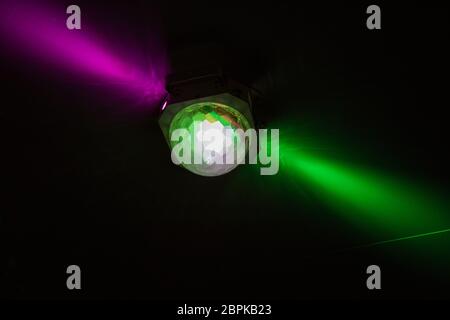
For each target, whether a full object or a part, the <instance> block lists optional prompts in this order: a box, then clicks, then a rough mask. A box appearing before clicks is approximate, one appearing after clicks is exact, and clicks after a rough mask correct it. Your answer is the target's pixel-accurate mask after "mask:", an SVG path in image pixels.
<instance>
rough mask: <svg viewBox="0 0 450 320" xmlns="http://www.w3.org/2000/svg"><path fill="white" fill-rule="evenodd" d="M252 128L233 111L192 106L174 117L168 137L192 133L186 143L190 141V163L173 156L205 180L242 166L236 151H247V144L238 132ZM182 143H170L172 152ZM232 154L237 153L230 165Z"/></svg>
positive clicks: (216, 105) (213, 105) (202, 104)
mask: <svg viewBox="0 0 450 320" xmlns="http://www.w3.org/2000/svg"><path fill="white" fill-rule="evenodd" d="M249 128H251V126H250V123H249V121H248V120H247V119H246V118H245V117H244V116H243V115H242V113H240V112H239V111H237V110H236V109H234V108H232V107H229V106H227V105H224V104H220V103H216V102H200V103H195V104H192V105H190V106H187V107H185V108H184V109H182V110H180V111H179V112H178V113H177V114H176V115H175V117H174V118H173V120H172V122H171V124H170V129H169V137H172V136H173V135H172V134H173V133H174V132H175V130H177V129H186V130H187V131H186V133H189V134H188V136H186V137H183V139H187V141H186V143H189V145H190V153H191V154H190V157H189V158H190V162H189V163H183V161H181V158H183V156H182V155H180V154H178V153H176V152H175V153H174V152H173V154H172V156H175V157H176V158H178V160H180V161H179V162H181V163H182V165H183V166H184V167H185V168H186V169H188V170H189V171H191V172H193V173H196V174H199V175H202V176H218V175H222V174H225V173H227V172H229V171H231V170H233V169H234V168H236V167H237V166H238V165H239V161H238V160H237V159H239V157H237V156H236V152H237V151H236V150H238V148H240V147H242V148H245V147H246V146H245V145H242V144H244V143H245V140H244V139H243V136H242V135H240V134H236V130H237V129H242V130H243V131H244V132H245V131H246V130H248V129H249ZM179 143H180V141H171V142H170V144H171V148H172V149H173V148H174V147H175V146H176V145H177V144H179ZM246 149H247V148H245V149H243V150H246ZM244 152H245V151H244ZM230 153H234V156H233V158H232V159H233V160H234V161H233V162H231V161H230V158H229V157H230ZM244 155H245V154H244ZM227 156H228V158H227ZM231 156H232V155H231Z"/></svg>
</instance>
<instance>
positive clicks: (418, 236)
mask: <svg viewBox="0 0 450 320" xmlns="http://www.w3.org/2000/svg"><path fill="white" fill-rule="evenodd" d="M449 231H450V229H444V230H439V231H433V232H427V233H420V234H416V235H413V236H407V237H401V238H396V239H390V240H383V241H378V242H373V243H369V244H364V245H361V246H357V247H353V248H351V249H359V248H367V247H373V246H377V245H381V244H386V243H392V242H398V241H402V240H409V239H416V238H423V237H427V236H431V235H435V234H440V233H445V232H449Z"/></svg>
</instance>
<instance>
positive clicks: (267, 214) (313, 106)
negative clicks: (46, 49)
mask: <svg viewBox="0 0 450 320" xmlns="http://www.w3.org/2000/svg"><path fill="white" fill-rule="evenodd" d="M69 4H70V3H67V4H64V3H59V4H57V6H60V7H61V8H62V10H63V11H62V12H64V9H65V7H66V6H67V5H69ZM369 4H371V3H360V4H352V5H350V4H343V3H341V2H339V3H335V4H331V3H323V2H320V3H317V4H315V5H311V4H306V3H304V2H298V1H296V2H283V3H282V2H280V1H278V2H272V3H270V2H268V3H262V2H261V3H259V2H258V3H256V2H255V3H253V2H244V1H240V2H229V1H226V2H220V3H219V2H216V1H208V2H201V3H199V2H192V1H186V2H179V1H177V2H174V1H165V2H164V4H155V3H151V4H150V3H147V2H145V1H137V2H135V3H132V2H131V1H127V2H123V3H119V2H117V3H110V2H109V1H108V2H106V1H105V2H102V1H99V2H97V1H96V2H95V4H93V3H87V2H86V3H84V2H83V1H78V5H80V7H81V8H82V13H83V15H84V14H87V15H88V16H89V15H90V19H94V20H95V25H96V26H100V28H104V29H103V31H105V30H107V31H110V30H114V31H115V32H116V33H115V35H116V36H117V39H120V37H121V36H128V37H130V38H133V39H134V40H135V41H136V42H139V40H142V41H143V42H145V41H144V39H146V36H147V35H148V33H149V32H150V31H149V30H150V29H151V28H150V26H153V25H154V24H155V23H156V24H159V25H160V26H161V29H160V32H161V41H163V42H164V43H165V44H166V45H167V51H168V54H169V56H171V57H173V56H175V55H176V53H179V52H180V51H183V50H187V51H189V50H190V49H191V48H192V49H193V48H196V50H197V49H198V47H202V46H210V45H213V46H220V47H223V48H225V51H226V52H227V54H226V55H225V56H227V57H228V60H227V63H228V64H230V65H232V66H233V68H234V69H236V70H239V71H240V72H241V73H242V77H243V78H244V79H245V80H246V81H248V82H253V83H256V82H257V81H258V79H261V78H263V77H267V75H270V76H271V77H272V80H273V83H274V84H273V89H272V90H271V91H269V93H268V96H267V100H266V102H265V103H264V104H262V105H261V106H259V108H257V110H255V113H256V116H257V117H258V119H260V121H261V122H262V123H270V122H271V121H272V120H276V119H283V118H289V119H290V120H294V121H298V122H299V123H302V121H303V119H305V118H306V119H314V123H321V124H322V126H321V127H320V128H317V129H320V130H321V135H323V136H330V137H335V136H336V135H339V136H341V137H344V138H349V144H350V143H351V146H352V147H354V148H355V150H360V152H361V154H364V155H365V156H367V157H368V158H370V157H372V156H373V155H376V157H375V158H372V161H375V163H377V164H379V165H382V166H386V167H389V168H390V169H391V170H394V171H396V172H401V173H407V174H409V175H411V176H412V177H418V178H419V179H422V180H425V181H427V182H429V183H432V184H434V185H437V186H439V187H440V188H441V189H442V190H446V188H447V180H448V175H449V170H448V163H449V156H448V152H447V148H448V144H447V136H448V131H449V128H448V125H447V123H448V120H447V119H448V118H447V112H446V109H447V107H448V100H447V98H448V97H447V93H448V71H449V68H448V66H449V64H448V57H449V56H450V55H449V50H448V49H447V43H448V39H449V37H448V31H447V30H448V14H449V12H448V10H447V9H445V8H443V7H441V6H439V5H431V4H428V3H422V4H421V5H416V4H413V3H410V2H405V3H402V4H400V3H398V4H392V3H391V4H384V3H383V4H380V3H379V5H380V6H381V9H382V30H376V31H370V30H368V29H367V28H366V27H365V21H366V17H367V15H366V13H365V10H366V8H367V6H368V5H369ZM118 41H119V40H118ZM144 49H145V48H144V47H143V50H144ZM208 55H209V56H210V57H214V51H213V50H212V52H208ZM1 57H2V59H1V70H2V72H1V74H2V86H1V87H2V97H1V101H2V102H1V111H0V112H1V113H0V115H1V118H2V126H1V128H2V129H1V133H2V134H1V158H2V162H4V164H3V165H2V179H1V180H2V184H3V185H4V189H3V191H2V198H3V199H2V207H3V209H2V210H1V220H0V223H1V225H0V228H1V233H0V236H1V244H2V245H1V247H2V250H1V256H0V263H1V265H0V268H1V271H2V274H1V278H0V279H1V280H0V281H1V282H0V293H1V295H2V296H3V297H7V298H69V299H77V298H152V299H195V298H205V299H227V298H228V299H229V298H252V299H264V298H266V299H277V298H280V299H281V298H289V299H295V298H384V297H385V298H408V297H416V298H422V297H423V298H428V297H449V292H450V291H449V289H448V288H449V283H450V281H449V276H448V272H447V271H446V270H448V269H447V267H448V265H445V262H444V258H445V257H446V256H448V251H449V248H450V241H449V240H450V239H449V238H448V235H440V236H435V237H432V238H427V239H422V240H413V241H417V242H420V243H421V245H422V246H424V247H426V246H430V247H434V248H439V250H440V252H441V254H442V256H443V260H442V261H439V260H438V261H435V260H427V259H422V260H421V259H412V258H411V259H409V260H408V258H407V257H411V256H412V255H413V253H411V252H407V254H406V255H405V256H406V258H405V256H403V255H401V254H399V253H400V252H403V251H402V250H408V248H410V247H407V246H406V245H405V244H402V243H399V244H395V245H390V246H388V247H383V246H382V247H374V248H371V249H358V250H351V251H346V252H341V253H338V252H337V250H339V249H340V248H345V247H351V246H355V245H359V244H362V243H365V242H367V239H366V238H365V237H364V235H361V234H358V232H357V231H355V230H354V229H352V228H351V227H350V226H346V225H345V224H344V223H342V221H339V219H338V217H336V216H335V215H333V213H332V212H328V211H327V210H328V209H327V208H325V207H324V206H321V205H320V203H319V202H317V203H315V202H314V201H313V203H304V202H303V201H302V200H301V199H298V198H296V197H295V196H293V195H292V194H290V193H289V192H285V191H286V188H289V185H288V184H284V183H283V182H282V181H281V180H276V179H275V178H274V177H272V178H271V177H261V176H259V174H258V172H257V171H256V170H253V171H252V170H251V169H244V168H243V169H242V170H241V168H239V169H237V170H235V171H233V172H232V173H230V174H228V175H225V176H221V177H216V178H210V179H206V178H203V177H200V176H195V175H193V174H191V173H189V172H187V171H186V170H183V169H182V168H178V167H176V166H175V165H173V164H172V163H171V161H170V152H169V150H168V147H167V145H166V143H165V141H164V139H163V135H162V134H161V131H160V129H159V127H158V124H157V119H155V117H154V116H153V115H145V114H140V115H139V117H135V116H130V115H129V114H122V113H121V112H120V111H119V110H121V107H122V104H123V103H124V101H121V100H120V99H118V100H114V99H103V98H102V96H101V94H98V93H95V94H94V93H93V92H96V91H95V89H92V88H90V87H89V85H87V84H85V83H82V82H80V81H77V80H76V78H74V79H70V77H69V78H68V77H67V76H61V77H60V76H58V75H55V74H53V73H46V72H45V70H43V68H40V67H36V66H34V65H33V64H32V63H31V64H30V63H22V62H23V60H21V58H12V57H11V55H10V54H7V53H2V56H1ZM199 59H200V58H199ZM211 59H213V58H211ZM194 60H195V59H194ZM197 62H198V61H197ZM197 62H195V61H191V60H190V61H189V62H186V63H197ZM183 63H184V62H183V61H181V62H180V60H177V62H174V64H177V65H179V64H181V65H183ZM100 92H103V93H104V94H105V95H108V93H107V92H106V91H101V90H100ZM374 159H376V160H374ZM281 170H283V168H281ZM263 179H267V180H266V181H263ZM269 187H270V188H272V189H270V190H268V189H266V188H269ZM317 217H322V218H317ZM403 246H405V247H403ZM71 264H77V265H79V266H80V267H81V269H82V290H81V291H69V290H67V288H66V277H67V275H66V273H65V271H66V267H67V266H68V265H71ZM370 264H378V265H380V266H381V267H382V272H383V276H382V286H383V290H381V291H378V292H371V291H368V290H367V288H366V286H365V280H366V277H367V276H366V274H365V269H366V267H367V266H368V265H370ZM440 268H441V269H440Z"/></svg>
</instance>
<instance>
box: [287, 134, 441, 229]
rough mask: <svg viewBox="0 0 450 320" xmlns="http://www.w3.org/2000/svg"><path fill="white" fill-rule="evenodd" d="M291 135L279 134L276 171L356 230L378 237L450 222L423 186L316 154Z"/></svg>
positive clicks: (436, 200) (435, 227) (315, 150)
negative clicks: (278, 159)
mask: <svg viewBox="0 0 450 320" xmlns="http://www.w3.org/2000/svg"><path fill="white" fill-rule="evenodd" d="M281 132H282V131H281ZM294 138H295V137H293V136H288V137H284V139H283V137H281V140H280V160H281V165H282V170H283V168H284V170H286V171H287V172H288V173H289V175H290V176H291V178H293V179H294V181H295V182H296V184H300V185H301V184H303V188H305V187H306V188H309V189H311V190H313V191H314V193H315V194H316V195H317V197H318V198H320V200H321V201H323V202H324V203H326V204H327V205H329V206H331V207H333V208H334V209H336V210H338V212H340V214H341V215H342V216H343V217H344V218H345V219H347V220H349V221H350V222H351V223H353V224H355V225H356V226H357V227H358V228H359V229H361V230H362V229H363V230H364V231H365V232H366V231H369V232H371V233H373V235H376V236H377V237H380V238H383V237H387V236H394V237H395V236H398V235H399V234H408V233H409V234H412V233H424V232H427V231H429V230H436V229H442V227H443V226H448V225H450V223H449V221H448V220H449V219H448V216H447V212H448V211H447V208H446V205H444V204H443V202H442V201H440V200H439V199H437V198H436V197H435V196H434V195H432V194H431V192H430V191H429V189H428V188H425V187H417V186H416V185H415V184H412V183H406V182H401V181H399V180H398V179H395V178H393V177H392V176H389V175H386V174H384V173H381V172H378V171H376V170H373V169H369V168H363V167H360V166H355V165H345V164H342V163H341V162H340V161H339V160H338V159H337V157H336V158H333V156H332V155H327V156H323V155H318V154H319V153H318V152H317V150H318V149H310V148H307V147H305V146H302V144H301V141H300V142H294V141H295V140H294ZM311 150H312V151H311ZM373 235H372V236H373Z"/></svg>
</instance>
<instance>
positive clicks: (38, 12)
mask: <svg viewBox="0 0 450 320" xmlns="http://www.w3.org/2000/svg"><path fill="white" fill-rule="evenodd" d="M66 18H67V14H66V12H65V10H64V11H63V10H59V11H58V12H57V11H55V10H52V9H51V8H48V7H47V8H43V7H42V4H41V6H40V7H38V6H37V5H36V4H34V5H32V4H29V3H26V4H25V3H22V4H19V3H17V1H14V2H13V1H5V2H3V3H2V4H0V36H1V38H2V40H4V41H6V48H8V49H10V50H13V52H18V53H20V54H22V55H23V56H25V57H27V58H28V57H32V58H33V59H34V60H37V61H40V62H41V63H45V64H46V66H47V65H49V66H52V67H54V69H55V70H57V71H61V70H64V71H70V72H72V73H76V74H78V75H79V76H83V77H87V78H88V79H89V80H90V81H92V82H95V83H96V84H99V83H100V84H103V83H104V84H108V85H111V86H114V89H121V90H122V91H123V92H126V93H131V94H133V96H134V97H135V98H137V99H138V100H139V101H140V102H145V103H152V102H156V101H158V100H161V99H162V98H163V97H164V94H165V90H164V78H165V69H166V68H165V64H164V63H163V62H162V60H163V59H159V61H158V59H154V60H156V61H157V64H156V63H155V65H152V66H150V68H147V67H145V66H139V65H137V63H136V62H137V61H135V63H132V62H131V61H130V60H126V59H125V58H124V57H119V56H118V55H117V54H114V52H116V51H114V50H111V49H108V48H106V47H105V46H104V45H102V43H101V41H100V40H99V39H98V38H96V37H95V36H94V35H93V34H92V32H90V30H91V29H90V28H83V27H84V25H83V27H82V29H81V30H68V29H67V28H66V23H65V22H66ZM118 42H119V43H120V40H118ZM153 54H154V53H153ZM158 58H161V57H158Z"/></svg>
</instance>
